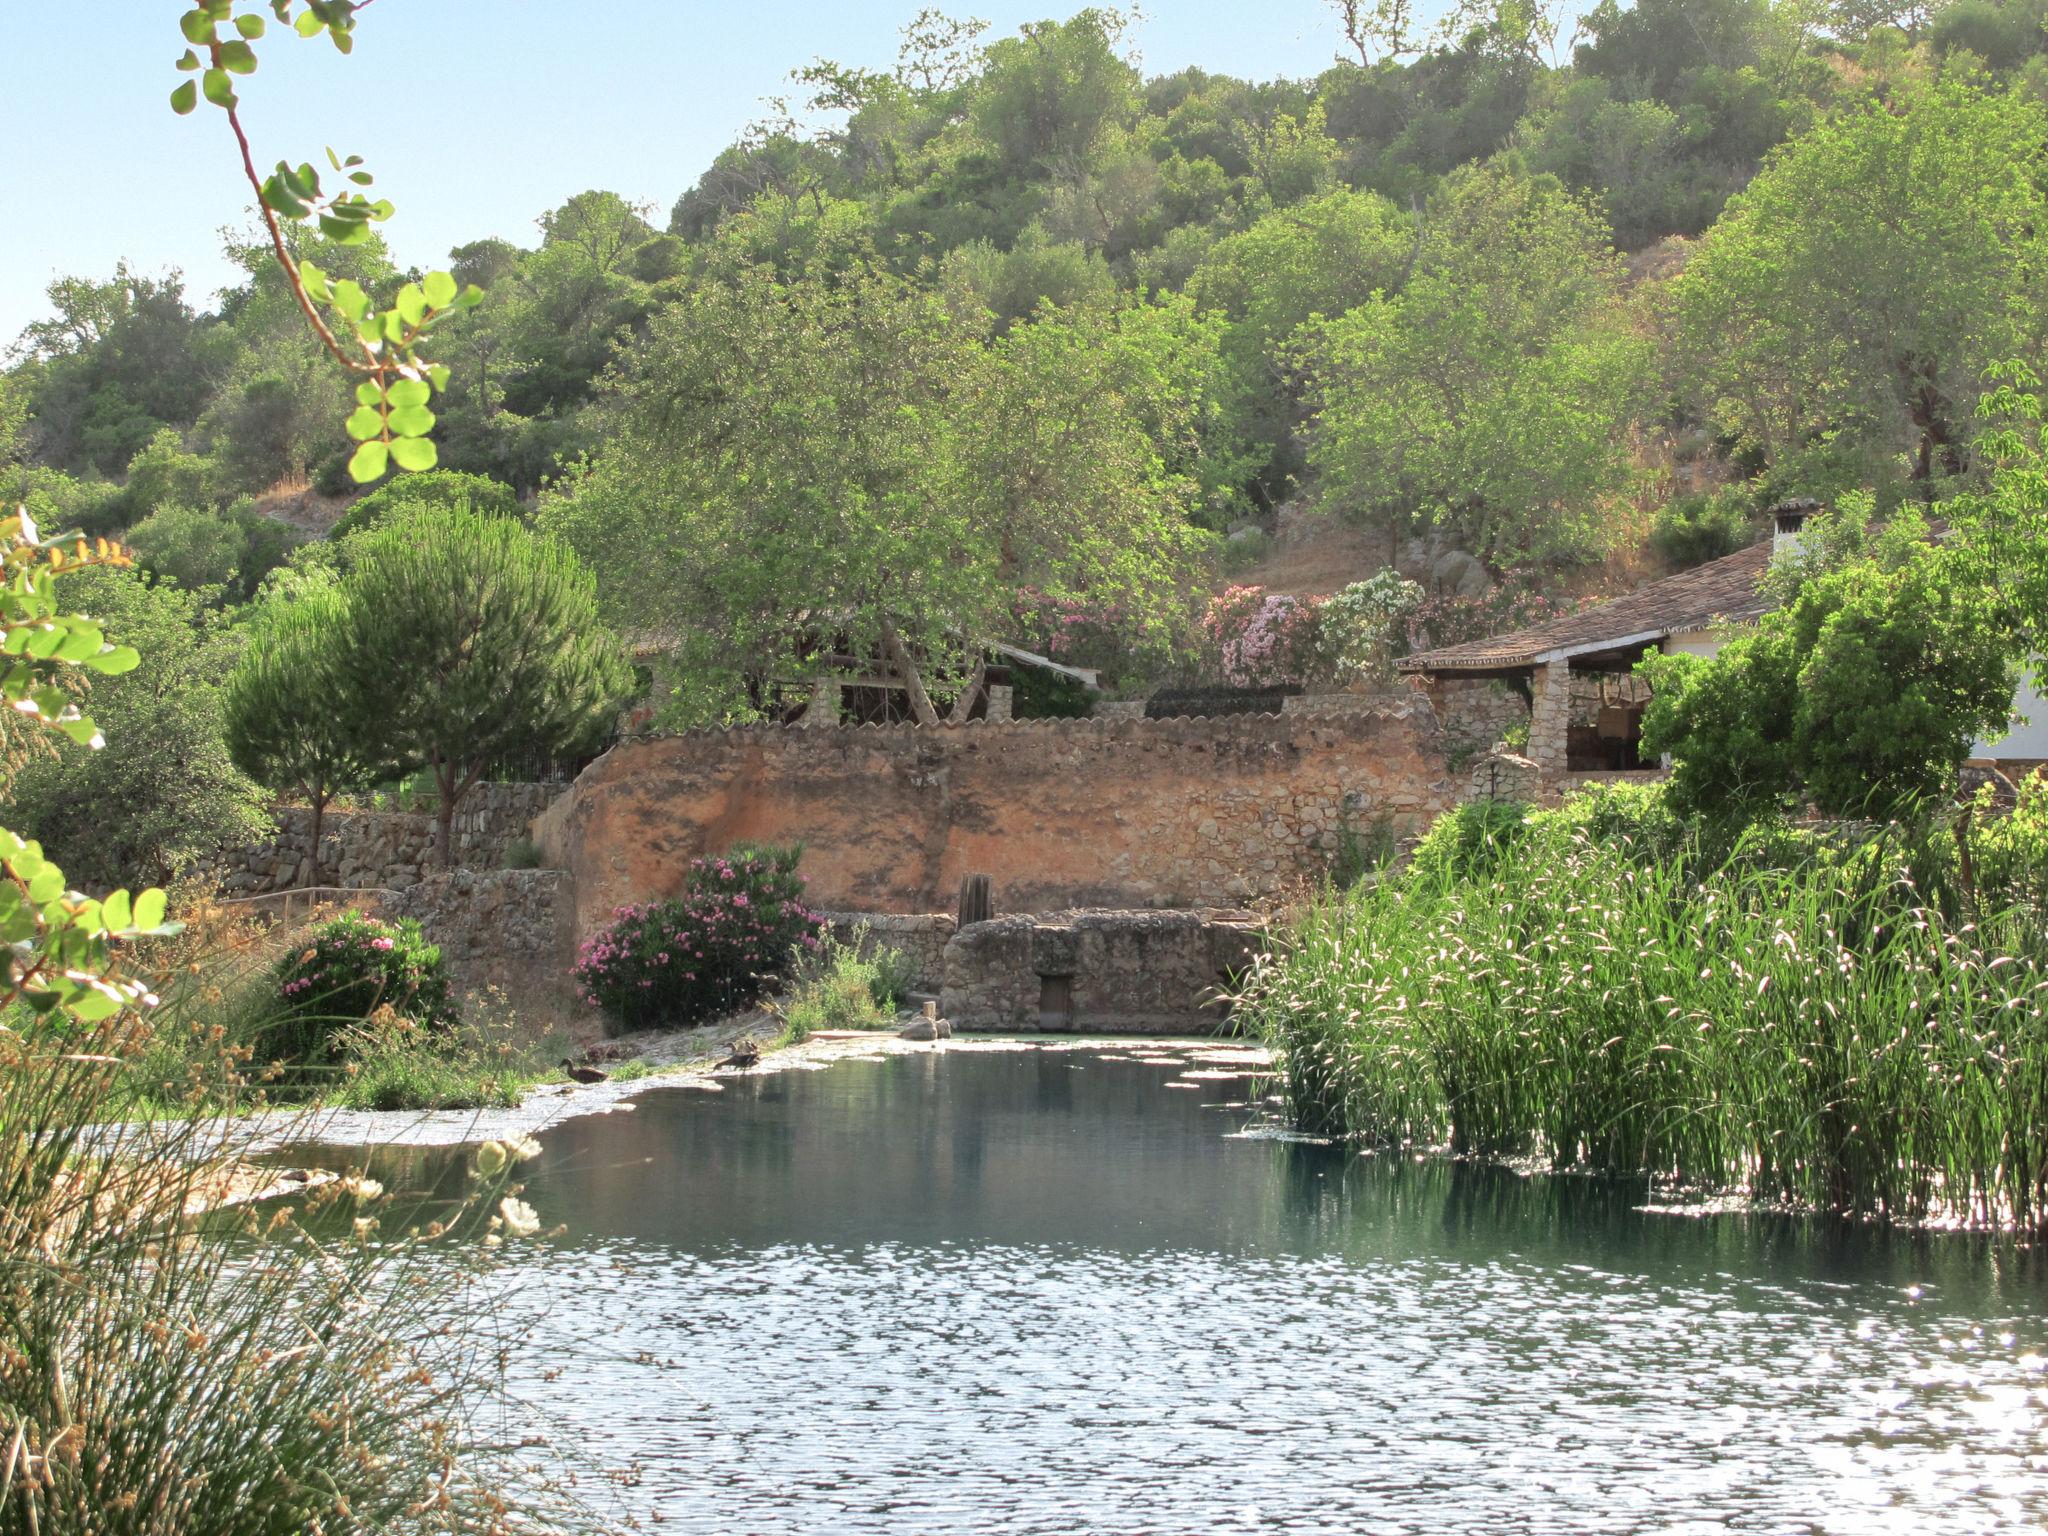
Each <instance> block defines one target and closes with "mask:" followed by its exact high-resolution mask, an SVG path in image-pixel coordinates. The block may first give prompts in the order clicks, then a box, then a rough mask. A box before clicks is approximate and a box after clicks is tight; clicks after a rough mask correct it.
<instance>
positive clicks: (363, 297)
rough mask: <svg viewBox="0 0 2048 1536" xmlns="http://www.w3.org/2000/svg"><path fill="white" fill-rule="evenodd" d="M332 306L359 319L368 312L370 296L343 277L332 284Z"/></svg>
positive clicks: (357, 285) (360, 287)
mask: <svg viewBox="0 0 2048 1536" xmlns="http://www.w3.org/2000/svg"><path fill="white" fill-rule="evenodd" d="M322 222H325V221H324V220H323V221H322ZM334 307H335V308H336V309H338V310H340V311H341V312H342V313H343V314H344V315H347V316H348V317H349V319H351V320H357V321H360V320H361V319H362V318H363V316H365V315H367V314H368V313H369V312H370V296H369V295H368V294H367V293H365V292H363V286H362V284H361V283H358V282H356V281H355V279H353V278H348V277H344V278H343V279H342V280H341V281H340V282H338V283H336V284H335V285H334Z"/></svg>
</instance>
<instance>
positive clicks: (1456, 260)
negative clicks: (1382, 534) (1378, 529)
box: [1303, 168, 1649, 569]
mask: <svg viewBox="0 0 2048 1536" xmlns="http://www.w3.org/2000/svg"><path fill="white" fill-rule="evenodd" d="M1620 280H1621V271H1620V263H1619V261H1618V259H1617V258H1616V257H1615V255H1614V252H1613V250H1612V248H1611V247H1609V246H1608V244H1607V241H1606V233H1605V230H1604V229H1603V227H1602V225H1601V223H1600V220H1599V218H1598V217H1597V215H1595V214H1594V213H1593V212H1591V211H1590V210H1589V209H1587V208H1586V207H1584V206H1583V205H1582V204H1580V203H1578V202H1577V201H1575V200H1574V199H1573V198H1571V197H1570V196H1569V195H1568V194H1566V193H1565V192H1564V190H1563V189H1562V188H1561V187H1559V186H1558V184H1557V183H1556V182H1555V181H1553V180H1551V179H1549V178H1540V179H1534V180H1529V179H1523V178H1520V177H1517V176H1515V175H1513V174H1512V173H1511V172H1508V171H1506V170H1502V169H1495V168H1488V169H1468V170H1465V171H1461V172H1460V173H1458V174H1457V175H1456V176H1454V177H1452V178H1451V179H1450V181H1449V182H1447V183H1446V185H1445V188H1444V191H1443V193H1442V195H1441V197H1440V198H1439V199H1438V200H1437V202H1436V203H1435V204H1433V205H1432V207H1431V209H1430V212H1429V216H1428V222H1427V224H1426V226H1425V228H1424V230H1423V233H1422V237H1421V242H1420V245H1419V248H1418V250H1417V252H1416V258H1415V268H1414V271H1413V273H1412V275H1411V276H1410V277H1409V278H1408V281H1407V283H1406V285H1405V286H1404V287H1403V288H1402V289H1401V291H1400V292H1399V293H1398V294H1394V295H1391V296H1386V295H1380V296H1376V297H1374V298H1373V299H1371V300H1370V301H1368V302H1367V303H1365V304H1363V305H1361V306H1359V307H1358V308H1356V309H1354V310H1352V311H1351V312H1350V313H1349V314H1347V315H1345V316H1343V317H1342V318H1340V319H1337V320H1333V321H1331V322H1330V323H1329V324H1328V325H1326V326H1325V327H1324V328H1323V329H1322V332H1321V334H1320V336H1319V337H1318V338H1316V339H1315V340H1314V341H1312V342H1311V343H1310V345H1308V346H1307V347H1306V348H1304V350H1303V356H1304V360H1305V363H1306V366H1307V369H1308V372H1309V375H1310V378H1311V382H1312V385H1313V392H1314V397H1315V399H1316V401H1317V404H1318V409H1317V412H1316V416H1315V419H1314V422H1313V425H1312V433H1311V439H1310V446H1309V462H1310V463H1311V464H1312V465H1313V466H1314V467H1315V468H1316V469H1317V470H1318V471H1319V472H1320V474H1321V476H1322V483H1323V494H1324V497H1325V499H1326V500H1327V501H1328V502H1329V503H1331V504H1333V505H1334V506H1336V507H1337V508H1339V509H1341V510H1343V511H1344V512H1345V513H1347V514H1348V515H1352V516H1356V517H1361V518H1364V519H1368V520H1372V521H1379V522H1382V523H1390V524H1392V525H1393V526H1394V527H1395V528H1397V529H1403V528H1407V527H1412V526H1423V527H1430V528H1436V529H1439V530H1441V531H1442V532H1443V533H1445V534H1446V535H1448V536H1449V537H1451V538H1453V539H1456V540H1457V541H1459V542H1460V543H1461V544H1462V545H1463V546H1464V547H1466V548H1468V549H1470V550H1471V551H1472V552H1473V553H1475V554H1477V555H1479V556H1480V557H1481V558H1483V559H1485V560H1486V561H1487V562H1488V563H1490V564H1492V565H1493V566H1495V567H1496V568H1497V569H1505V568H1508V567H1512V566H1515V565H1518V564H1522V563H1525V562H1529V561H1534V560H1560V559H1562V560H1572V559H1585V558H1589V557H1592V556H1596V555H1598V554H1599V553H1600V552H1601V551H1602V550H1603V549H1604V548H1605V546H1606V543H1607V539H1608V536H1609V530H1608V528H1607V526H1606V523H1605V512H1606V508H1607V505H1608V503H1609V501H1610V500H1611V499H1612V498H1614V497H1615V496H1617V495H1618V494H1619V493H1620V492H1621V491H1622V490H1623V489H1624V488H1625V487H1626V485H1627V483H1628V476H1629V458H1628V449H1629V437H1628V434H1629V428H1630V426H1631V424H1632V422H1633V420H1634V419H1635V415H1636V410H1637V399H1638V392H1639V390H1640V388H1641V385H1642V382H1643V380H1644V377H1645V374H1646V372H1647V368H1648V363H1649V347H1648V343H1647V341H1646V340H1644V339H1643V338H1642V337H1641V336H1640V335H1639V334H1638V333H1637V331H1636V330H1635V328H1634V327H1633V326H1632V325H1631V324H1630V323H1629V317H1628V316H1627V314H1626V313H1625V312H1624V311H1623V310H1622V308H1621V307H1620V304H1619V302H1618V293H1619V287H1620Z"/></svg>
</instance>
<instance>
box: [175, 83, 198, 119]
mask: <svg viewBox="0 0 2048 1536" xmlns="http://www.w3.org/2000/svg"><path fill="white" fill-rule="evenodd" d="M198 105H199V87H198V86H197V85H195V84H193V83H192V82H191V81H190V80H187V81H186V82H185V83H184V84H182V85H180V86H179V87H178V88H177V89H176V90H174V91H172V92H171V110H172V111H173V112H175V113H177V114H178V116H180V117H183V116H184V115H185V114H186V113H187V112H190V111H191V110H192V109H193V108H194V107H196V106H198Z"/></svg>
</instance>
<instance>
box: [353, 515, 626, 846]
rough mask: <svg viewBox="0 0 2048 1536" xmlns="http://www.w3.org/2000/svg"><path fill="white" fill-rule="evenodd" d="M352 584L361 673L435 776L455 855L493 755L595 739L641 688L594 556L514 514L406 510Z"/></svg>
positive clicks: (390, 739) (442, 826)
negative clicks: (612, 624) (582, 555)
mask: <svg viewBox="0 0 2048 1536" xmlns="http://www.w3.org/2000/svg"><path fill="white" fill-rule="evenodd" d="M341 596H342V600H343V603H344V605H345V609H346V622H345V625H344V627H343V639H342V643H341V645H340V647H339V650H340V651H341V652H342V653H343V654H345V655H346V657H347V658H348V661H347V665H348V668H349V672H350V678H351V683H350V686H351V687H357V688H363V689H368V690H371V691H372V693H373V695H374V697H375V699H376V701H377V706H376V707H378V708H379V709H380V710H381V719H382V722H383V726H382V730H381V732H380V733H379V738H380V742H381V743H386V744H388V746H389V749H390V754H391V755H392V756H394V757H396V758H399V759H402V760H403V761H404V762H405V763H406V765H407V766H410V765H412V764H420V765H423V766H425V767H426V768H427V769H428V770H430V771H431V772H432V774H433V776H434V785H435V788H436V790H437V791H438V793H439V804H438V805H437V807H436V811H435V816H436V832H435V849H436V852H437V854H438V856H439V858H440V861H441V864H442V865H443V867H446V866H448V865H450V864H452V863H453V862H454V856H455V847H454V839H453V822H454V819H455V813H456V811H457V810H458V809H459V808H460V807H461V804H462V799H463V797H464V796H465V795H467V794H468V793H469V791H470V790H471V789H473V788H475V786H476V785H477V784H478V783H479V782H480V781H481V780H482V779H483V777H484V775H485V774H486V773H488V772H489V771H490V769H491V766H492V764H494V763H495V762H497V761H498V760H499V759H501V758H503V757H506V756H508V755H510V754H513V753H518V752H540V753H547V754H554V753H562V752H569V751H573V750H576V749H578V748H581V747H584V746H587V745H591V744H594V742H595V741H596V740H597V739H598V738H600V737H601V736H602V735H603V733H604V730H605V728H606V727H607V726H608V725H609V724H610V721H611V719H612V717H613V715H614V714H615V713H616V711H617V710H618V708H619V706H620V705H621V704H622V703H623V702H624V700H625V697H626V694H627V692H628V690H629V689H630V687H631V672H630V670H629V669H628V668H627V666H626V663H625V660H624V657H623V656H622V654H621V653H620V650H619V647H618V642H617V641H616V640H615V639H614V638H613V637H612V635H611V633H610V631H608V630H607V629H606V628H605V627H604V626H603V625H602V624H601V623H599V621H598V616H597V596H596V581H595V579H594V578H593V577H592V575H591V572H590V569H589V567H588V566H586V565H584V563H583V562H582V561H581V560H579V559H577V557H576V556H575V554H574V553H573V552H572V551H571V550H570V549H569V548H568V547H567V546H566V545H564V544H562V543H560V542H558V541H556V540H554V539H550V538H544V537H540V536H538V535H536V534H533V533H530V532H528V531H527V530H526V529H525V528H524V527H522V526H520V525H519V524H518V523H516V522H513V521H511V520H509V519H507V518H502V517H487V516H483V515H481V514H478V513H475V512H471V511H466V510H456V511H415V512H411V513H407V514H403V515H400V516H397V517H394V518H393V519H392V520H390V521H389V522H387V523H385V524H384V525H383V526H381V527H379V528H377V529H375V530H374V531H372V532H371V533H370V534H369V535H368V536H367V537H366V539H365V540H364V543H363V546H362V550H361V553H360V557H359V559H358V562H357V565H356V568H355V570H354V571H353V572H351V573H350V574H349V576H348V577H347V578H346V579H345V580H344V581H343V583H342V588H341Z"/></svg>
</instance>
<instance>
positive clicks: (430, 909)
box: [378, 869, 577, 1024]
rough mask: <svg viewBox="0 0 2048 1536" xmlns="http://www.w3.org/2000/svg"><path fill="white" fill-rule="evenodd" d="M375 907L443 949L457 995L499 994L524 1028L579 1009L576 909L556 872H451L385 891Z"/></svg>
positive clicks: (564, 879) (564, 880)
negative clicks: (413, 925) (572, 971)
mask: <svg viewBox="0 0 2048 1536" xmlns="http://www.w3.org/2000/svg"><path fill="white" fill-rule="evenodd" d="M378 909H379V910H380V911H381V912H382V914H383V915H384V916H386V917H389V918H402V917H409V918H413V919H414V920H416V921H417V922H418V923H419V925H420V927H421V929H423V930H424V931H425V933H426V936H427V937H428V938H429V939H430V940H431V941H433V942H434V943H436V944H438V945H440V946H441V954H442V956H443V957H444V958H445V959H446V960H447V962H448V965H449V968H450V970H451V971H452V972H453V973H454V979H455V983H456V988H457V991H458V992H466V991H479V992H480V991H483V990H485V989H487V988H492V987H496V988H500V989H502V990H503V991H504V993H505V995H506V997H507V999H508V1000H509V1001H510V1002H512V1003H513V1004H515V1005H516V1006H517V1007H518V1009H519V1013H520V1017H521V1018H522V1019H523V1020H526V1021H528V1022H533V1021H539V1022H543V1023H550V1024H562V1023H566V1022H568V1020H569V1019H570V1018H571V1017H572V1016H573V1015H574V1013H575V1012H576V1009H577V1005H576V999H575V989H574V988H573V987H572V986H571V984H570V982H569V967H570V965H571V963H572V962H573V961H574V959H575V954H574V944H573V942H572V939H571V929H572V924H573V921H574V914H575V903H574V902H573V901H572V900H570V892H569V877H568V876H567V875H565V874H563V873H562V872H561V871H560V870H558V869H489V870H485V869H454V870H449V871H448V872H446V873H445V874H444V873H440V872H435V873H432V874H430V875H428V876H427V878H425V879H423V880H418V881H415V882H414V883H413V884H411V885H408V886H405V887H404V888H402V889H397V890H388V891H385V892H384V893H383V895H382V897H381V898H380V900H379V902H378Z"/></svg>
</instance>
